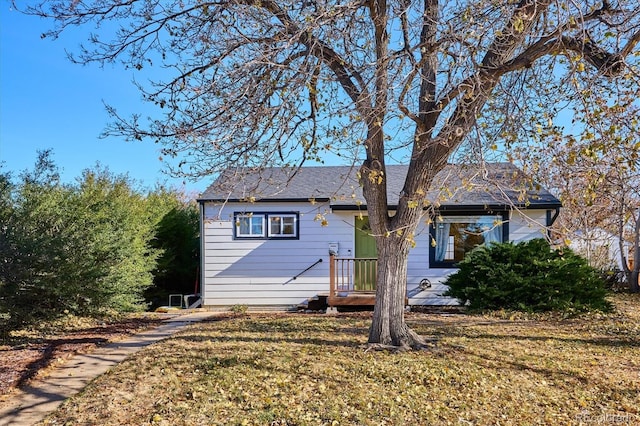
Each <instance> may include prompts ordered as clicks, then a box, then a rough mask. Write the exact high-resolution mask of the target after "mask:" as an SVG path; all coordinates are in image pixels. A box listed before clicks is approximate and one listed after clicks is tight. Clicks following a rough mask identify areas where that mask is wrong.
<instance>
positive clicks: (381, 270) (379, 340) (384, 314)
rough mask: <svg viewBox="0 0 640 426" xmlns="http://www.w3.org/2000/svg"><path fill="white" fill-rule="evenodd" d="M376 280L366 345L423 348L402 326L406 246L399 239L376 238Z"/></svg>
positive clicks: (399, 237) (411, 333)
mask: <svg viewBox="0 0 640 426" xmlns="http://www.w3.org/2000/svg"><path fill="white" fill-rule="evenodd" d="M376 242H377V244H378V276H377V286H376V303H375V307H374V315H373V321H372V323H371V328H370V329H369V343H372V344H381V345H385V346H388V345H389V346H396V347H399V348H406V349H408V348H413V349H419V348H421V347H423V346H424V345H425V342H424V339H422V338H421V337H420V336H418V335H417V334H416V333H415V332H414V331H413V330H411V329H410V328H409V327H408V326H407V324H406V323H405V322H404V308H405V300H406V289H407V283H406V276H407V261H408V255H409V246H410V245H409V243H408V242H407V240H406V238H404V237H403V236H399V235H394V236H389V237H386V238H385V237H382V238H376Z"/></svg>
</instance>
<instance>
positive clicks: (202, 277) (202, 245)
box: [198, 201, 206, 308]
mask: <svg viewBox="0 0 640 426" xmlns="http://www.w3.org/2000/svg"><path fill="white" fill-rule="evenodd" d="M204 203H205V202H204V201H198V205H199V206H200V259H199V260H198V263H199V264H200V268H199V269H200V289H199V290H200V300H201V301H202V302H201V303H202V305H201V306H202V307H203V308H204V307H205V305H204V288H205V282H204V266H205V265H204V259H205V258H206V256H205V255H204Z"/></svg>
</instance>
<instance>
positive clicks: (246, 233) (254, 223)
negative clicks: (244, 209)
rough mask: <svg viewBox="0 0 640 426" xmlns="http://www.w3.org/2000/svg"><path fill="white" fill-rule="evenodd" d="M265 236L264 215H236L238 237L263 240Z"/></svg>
mask: <svg viewBox="0 0 640 426" xmlns="http://www.w3.org/2000/svg"><path fill="white" fill-rule="evenodd" d="M264 236H265V233H264V215H254V214H242V215H241V214H238V215H236V237H242V238H262V237H264Z"/></svg>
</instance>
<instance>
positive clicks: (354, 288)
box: [329, 256, 378, 298]
mask: <svg viewBox="0 0 640 426" xmlns="http://www.w3.org/2000/svg"><path fill="white" fill-rule="evenodd" d="M377 268H378V259H376V258H360V259H354V258H344V257H335V256H331V259H330V263H329V274H330V288H329V295H330V296H331V297H332V298H333V297H334V296H337V295H339V294H340V293H344V294H350V293H366V292H374V291H375V290H376V270H377Z"/></svg>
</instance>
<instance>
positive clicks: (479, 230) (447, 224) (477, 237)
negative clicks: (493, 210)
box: [429, 214, 508, 267]
mask: <svg viewBox="0 0 640 426" xmlns="http://www.w3.org/2000/svg"><path fill="white" fill-rule="evenodd" d="M431 238H432V240H431V241H432V247H431V251H430V256H429V257H430V266H432V267H451V266H455V264H456V263H457V262H460V261H461V260H462V259H464V256H465V255H466V254H467V253H469V252H470V251H471V250H473V249H474V248H476V247H478V246H480V245H483V244H488V243H491V242H503V241H506V240H507V239H508V229H507V223H506V221H505V218H504V216H503V215H502V214H498V215H486V214H485V215H455V216H454V215H450V216H442V217H440V218H438V219H436V221H435V223H434V224H432V226H431Z"/></svg>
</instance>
